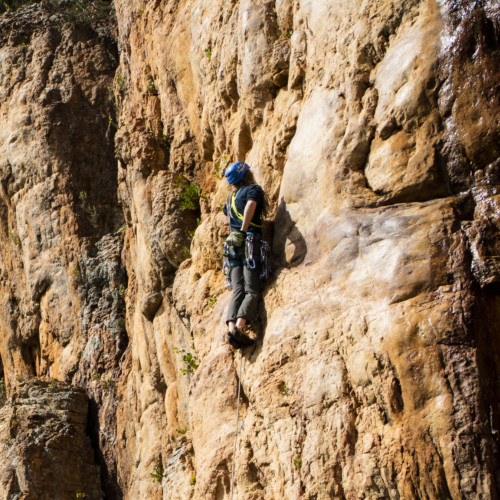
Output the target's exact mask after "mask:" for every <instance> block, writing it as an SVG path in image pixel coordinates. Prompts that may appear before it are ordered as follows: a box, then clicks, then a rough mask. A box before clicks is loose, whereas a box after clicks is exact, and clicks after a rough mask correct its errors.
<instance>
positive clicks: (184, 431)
mask: <svg viewBox="0 0 500 500" xmlns="http://www.w3.org/2000/svg"><path fill="white" fill-rule="evenodd" d="M187 431H188V429H187V427H184V429H177V432H178V433H179V434H183V435H184V434H186V432H187Z"/></svg>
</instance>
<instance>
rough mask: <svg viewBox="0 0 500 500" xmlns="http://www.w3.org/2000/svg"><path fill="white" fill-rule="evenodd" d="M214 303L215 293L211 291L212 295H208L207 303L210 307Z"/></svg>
mask: <svg viewBox="0 0 500 500" xmlns="http://www.w3.org/2000/svg"><path fill="white" fill-rule="evenodd" d="M216 303H217V295H215V293H213V294H212V295H210V298H209V299H208V305H209V306H210V307H214V306H215V304H216Z"/></svg>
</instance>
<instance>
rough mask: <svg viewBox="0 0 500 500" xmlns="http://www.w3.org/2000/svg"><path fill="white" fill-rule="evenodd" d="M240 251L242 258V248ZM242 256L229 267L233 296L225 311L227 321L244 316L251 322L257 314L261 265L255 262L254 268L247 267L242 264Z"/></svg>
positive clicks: (238, 252)
mask: <svg viewBox="0 0 500 500" xmlns="http://www.w3.org/2000/svg"><path fill="white" fill-rule="evenodd" d="M242 251H243V258H244V250H242ZM237 254H241V250H240V249H238V251H237ZM243 258H242V259H241V260H240V262H238V264H237V265H235V266H234V267H232V268H231V284H232V285H233V296H232V297H231V302H230V303H229V308H228V311H227V323H229V322H230V321H234V322H236V320H237V319H238V318H245V319H246V320H247V322H248V323H252V322H254V321H255V319H256V316H257V309H258V307H259V299H260V291H261V279H260V267H261V266H260V264H259V263H257V265H256V266H255V269H248V267H247V266H246V265H245V264H243ZM233 262H234V261H233ZM233 265H234V264H233Z"/></svg>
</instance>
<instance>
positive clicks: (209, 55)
mask: <svg viewBox="0 0 500 500" xmlns="http://www.w3.org/2000/svg"><path fill="white" fill-rule="evenodd" d="M205 55H206V56H207V58H208V60H209V61H211V60H212V49H211V48H210V47H209V48H208V49H205Z"/></svg>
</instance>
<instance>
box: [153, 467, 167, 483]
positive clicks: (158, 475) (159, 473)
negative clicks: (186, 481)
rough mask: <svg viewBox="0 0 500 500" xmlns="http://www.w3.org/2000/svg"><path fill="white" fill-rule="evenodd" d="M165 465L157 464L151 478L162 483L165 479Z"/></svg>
mask: <svg viewBox="0 0 500 500" xmlns="http://www.w3.org/2000/svg"><path fill="white" fill-rule="evenodd" d="M163 472H164V471H163V465H162V464H156V465H155V466H154V467H153V472H152V473H151V474H150V476H151V477H152V478H153V479H155V480H156V481H158V482H160V483H161V480H162V479H163Z"/></svg>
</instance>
